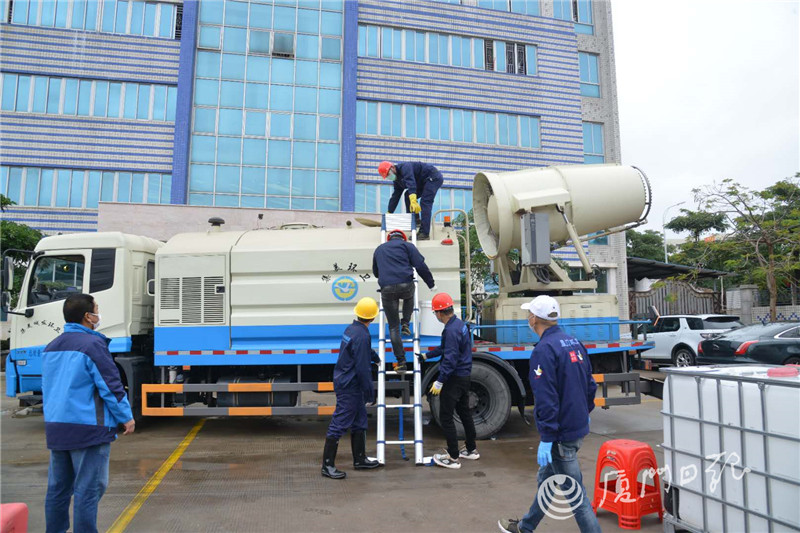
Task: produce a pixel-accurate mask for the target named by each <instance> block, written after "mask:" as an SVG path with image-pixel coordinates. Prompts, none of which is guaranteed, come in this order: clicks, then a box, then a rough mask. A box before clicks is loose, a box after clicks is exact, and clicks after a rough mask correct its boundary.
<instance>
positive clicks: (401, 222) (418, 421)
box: [377, 213, 423, 465]
mask: <svg viewBox="0 0 800 533" xmlns="http://www.w3.org/2000/svg"><path fill="white" fill-rule="evenodd" d="M395 229H399V230H402V231H404V232H405V233H406V235H410V236H411V241H410V242H411V243H413V244H414V245H415V246H416V244H417V227H416V221H415V217H414V215H413V214H410V213H409V214H406V213H400V214H389V213H385V214H384V215H383V219H382V221H381V243H384V242H386V236H387V234H388V232H390V231H392V230H395ZM399 311H400V314H401V316H402V306H401V307H400V310H399ZM419 313H420V306H419V280H418V277H417V272H416V270H414V312H413V314H412V316H413V319H412V324H413V338H412V344H413V350H412V352H411V354H410V357H409V355H408V353H407V355H406V368H408V364H409V363H411V366H412V369H413V370H412V372H411V375H412V376H413V379H414V383H413V389H414V395H413V397H414V403H411V404H403V403H399V404H387V403H386V376H399V374H398V373H397V372H396V371H395V370H393V369H391V370H387V368H386V343H387V342H389V345H390V346H391V340H390V339H387V338H386V315H385V314H384V311H383V300H382V299H381V301H380V313H379V319H378V330H379V331H380V335H379V337H378V355H379V356H380V359H381V362H380V366H379V368H378V442H377V454H378V461H379V462H380V463H381V464H386V446H387V445H400V446H403V445H406V444H413V445H414V462H415V463H416V464H418V465H421V464H423V456H422V365H420V362H419V361H418V360H417V357H416V355H415V354H416V353H419V349H420V347H419V324H420V315H419ZM406 342H407V340H406V339H403V346H404V347H405V344H406ZM390 351H391V349H390ZM406 352H407V351H406ZM408 374H409V372H408V371H407V372H406V374H405V375H408ZM401 379H405V377H402V378H401ZM387 409H398V410H399V413H400V427H401V428H402V427H403V426H402V424H403V420H402V417H403V410H404V409H413V413H414V440H402V437H401V440H386V410H387Z"/></svg>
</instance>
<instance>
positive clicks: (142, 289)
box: [6, 232, 163, 397]
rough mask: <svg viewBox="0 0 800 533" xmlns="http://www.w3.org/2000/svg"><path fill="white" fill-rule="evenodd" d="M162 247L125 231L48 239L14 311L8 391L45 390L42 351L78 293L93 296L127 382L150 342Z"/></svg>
mask: <svg viewBox="0 0 800 533" xmlns="http://www.w3.org/2000/svg"><path fill="white" fill-rule="evenodd" d="M161 246H163V243H161V242H160V241H157V240H155V239H151V238H148V237H139V236H134V235H128V234H124V233H119V232H108V233H91V234H81V233H76V234H71V235H56V236H51V237H46V238H44V239H42V240H41V241H40V242H39V244H38V245H37V246H36V249H35V250H34V253H33V255H32V256H31V263H30V265H29V267H28V269H27V272H26V274H25V277H24V279H23V282H22V286H21V287H19V291H20V295H19V300H18V303H17V307H16V309H14V310H12V313H10V320H11V346H10V348H11V349H10V351H9V354H8V357H7V358H6V395H7V396H11V397H14V396H16V395H17V394H20V393H26V392H33V393H38V392H39V391H41V390H42V384H41V381H42V352H43V350H44V348H45V347H46V346H47V344H48V343H49V342H50V341H52V340H53V339H54V338H56V337H57V336H58V335H59V334H60V333H61V332H62V331H63V328H64V315H63V311H62V310H63V305H64V300H65V299H66V298H67V297H68V296H69V295H70V294H76V293H89V294H91V295H92V296H94V297H95V300H96V302H97V304H98V306H99V309H100V313H101V314H102V316H103V320H102V325H101V328H100V332H101V333H103V334H104V335H106V336H107V337H109V338H110V339H111V343H110V345H109V350H110V351H111V353H113V354H115V359H116V360H117V364H118V366H120V369H121V370H122V377H123V383H125V382H126V375H127V374H130V373H131V372H130V365H131V363H132V361H131V360H130V358H131V357H133V356H138V357H144V355H142V354H146V353H147V350H146V349H145V348H146V347H147V345H148V344H149V346H152V335H153V301H154V298H153V296H151V295H150V294H148V290H147V285H148V281H149V280H152V279H154V278H155V252H156V250H158V248H160V247H161ZM150 354H152V348H151V349H150ZM126 356H127V359H126ZM150 358H152V355H150ZM134 362H135V361H134ZM126 367H128V368H127V370H128V371H127V372H126Z"/></svg>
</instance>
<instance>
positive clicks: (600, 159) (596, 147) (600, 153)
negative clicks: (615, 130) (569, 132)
mask: <svg viewBox="0 0 800 533" xmlns="http://www.w3.org/2000/svg"><path fill="white" fill-rule="evenodd" d="M583 162H584V163H605V150H604V149H603V125H602V124H595V123H592V122H584V123H583Z"/></svg>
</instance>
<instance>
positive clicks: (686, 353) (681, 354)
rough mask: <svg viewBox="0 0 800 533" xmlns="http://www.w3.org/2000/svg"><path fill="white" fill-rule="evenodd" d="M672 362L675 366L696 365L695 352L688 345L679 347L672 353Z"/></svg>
mask: <svg viewBox="0 0 800 533" xmlns="http://www.w3.org/2000/svg"><path fill="white" fill-rule="evenodd" d="M672 364H673V365H675V366H694V353H692V351H691V350H690V349H689V348H686V347H683V348H678V349H677V350H675V353H674V354H673V355H672Z"/></svg>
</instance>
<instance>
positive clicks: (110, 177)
mask: <svg viewBox="0 0 800 533" xmlns="http://www.w3.org/2000/svg"><path fill="white" fill-rule="evenodd" d="M100 200H101V201H103V202H113V201H114V173H113V172H103V181H102V186H101V189H100Z"/></svg>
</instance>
